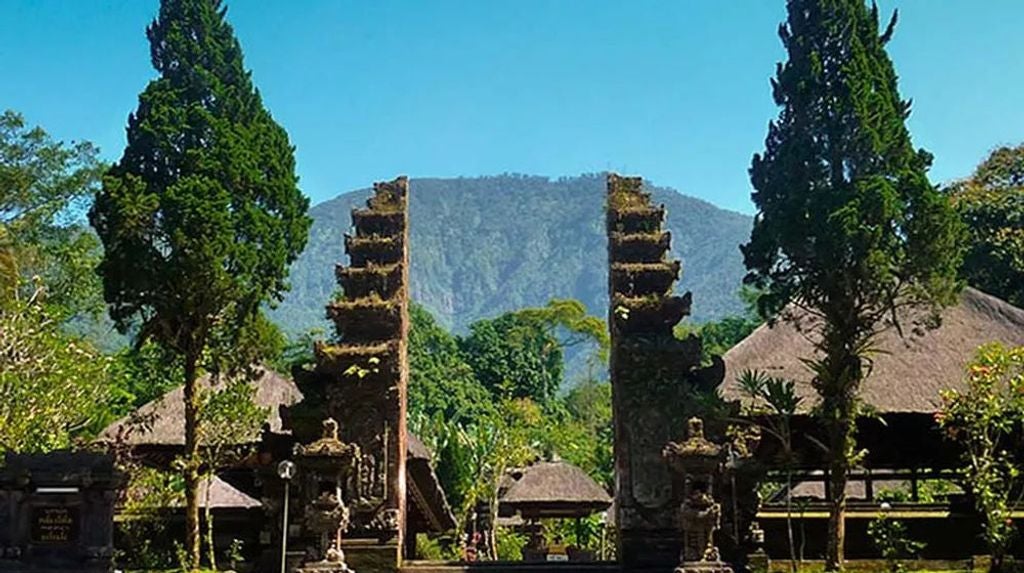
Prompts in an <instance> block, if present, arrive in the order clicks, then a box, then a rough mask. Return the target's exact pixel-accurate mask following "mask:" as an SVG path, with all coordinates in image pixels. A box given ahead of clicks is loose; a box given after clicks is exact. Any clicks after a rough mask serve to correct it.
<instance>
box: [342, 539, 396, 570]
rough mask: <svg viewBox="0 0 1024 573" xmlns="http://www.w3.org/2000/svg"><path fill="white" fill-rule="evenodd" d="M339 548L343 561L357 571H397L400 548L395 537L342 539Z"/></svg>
mask: <svg viewBox="0 0 1024 573" xmlns="http://www.w3.org/2000/svg"><path fill="white" fill-rule="evenodd" d="M341 549H342V551H344V552H345V562H346V563H348V566H349V568H350V569H352V570H354V571H356V572H357V573H397V571H398V566H399V564H400V563H401V555H402V552H401V548H400V547H399V545H398V541H397V539H392V540H388V541H384V542H380V541H377V540H376V539H343V540H342V541H341Z"/></svg>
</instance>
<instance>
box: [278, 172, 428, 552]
mask: <svg viewBox="0 0 1024 573" xmlns="http://www.w3.org/2000/svg"><path fill="white" fill-rule="evenodd" d="M373 187H374V194H373V196H372V197H370V199H369V200H368V201H367V205H366V207H365V208H360V209H354V210H353V211H352V223H353V226H354V227H355V233H354V234H352V235H346V236H345V251H346V252H347V253H348V256H349V265H347V266H345V265H341V264H339V265H338V266H337V269H336V272H335V274H336V277H337V280H338V284H339V286H340V287H341V289H342V293H343V294H342V297H341V298H340V299H338V300H335V301H333V302H331V303H330V304H328V305H327V315H328V317H329V318H330V319H331V320H332V321H333V322H334V324H335V326H336V328H337V337H336V342H334V343H318V344H317V345H316V346H315V348H314V351H315V354H316V367H315V368H314V369H313V370H312V371H303V372H297V373H296V382H298V384H299V386H300V389H301V390H302V393H303V395H304V397H305V398H304V400H303V402H301V403H300V404H297V405H296V406H295V407H293V408H291V409H290V411H289V415H288V419H289V422H290V425H291V429H292V431H293V433H294V436H295V438H296V441H297V442H299V443H301V444H304V443H309V442H311V441H313V440H315V439H316V438H318V437H319V435H320V432H321V429H320V428H321V427H322V424H323V421H324V420H325V419H326V418H332V419H333V420H336V421H337V423H338V425H339V432H338V437H339V438H340V439H341V441H342V442H344V443H346V444H351V445H353V446H358V450H359V456H358V460H357V462H356V466H357V467H356V469H355V470H354V471H353V472H352V479H350V480H349V482H348V483H347V484H346V487H345V488H344V489H345V491H344V498H345V499H344V502H345V504H346V505H347V506H348V508H349V509H350V511H351V517H350V520H349V525H348V530H347V531H346V532H345V539H346V542H345V547H344V550H345V553H346V554H347V555H348V561H349V564H350V565H352V567H353V568H354V569H355V570H356V571H359V570H360V567H362V568H363V569H362V570H364V571H366V570H372V571H387V570H394V569H395V568H396V567H397V566H398V564H399V563H400V562H401V548H402V541H403V540H402V535H403V532H404V530H405V499H406V482H405V479H406V477H405V476H406V471H405V458H406V456H405V453H406V449H407V438H406V424H405V418H406V395H407V390H406V388H407V383H408V371H409V369H408V357H407V345H408V333H409V309H408V307H409V288H408V283H409V248H408V244H409V227H408V205H409V181H408V179H407V178H405V177H399V178H398V179H395V180H394V181H390V182H383V183H376V184H374V186H373ZM301 501H302V503H309V502H310V500H301Z"/></svg>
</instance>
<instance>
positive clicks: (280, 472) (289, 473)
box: [277, 460, 295, 573]
mask: <svg viewBox="0 0 1024 573" xmlns="http://www.w3.org/2000/svg"><path fill="white" fill-rule="evenodd" d="M277 477H279V478H281V479H282V480H284V515H283V516H282V517H281V573H286V572H285V568H286V567H287V562H288V493H289V492H290V491H291V481H292V478H293V477H295V463H293V462H292V461H291V460H284V461H283V462H281V463H279V464H277Z"/></svg>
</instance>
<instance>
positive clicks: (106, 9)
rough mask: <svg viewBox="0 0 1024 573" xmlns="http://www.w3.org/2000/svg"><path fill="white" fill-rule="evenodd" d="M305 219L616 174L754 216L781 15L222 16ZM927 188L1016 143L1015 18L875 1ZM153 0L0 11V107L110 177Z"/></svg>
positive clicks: (487, 2)
mask: <svg viewBox="0 0 1024 573" xmlns="http://www.w3.org/2000/svg"><path fill="white" fill-rule="evenodd" d="M227 3H228V6H229V11H228V18H229V20H230V21H231V23H232V24H233V25H234V27H235V31H236V34H237V35H238V37H239V38H240V40H241V42H242V46H243V49H244V51H245V54H246V65H247V67H249V68H250V69H252V71H253V75H254V78H255V81H256V84H257V85H258V86H259V88H260V90H261V92H262V93H263V96H264V99H265V102H266V105H267V106H268V107H269V108H270V110H271V112H272V113H273V114H274V117H275V118H276V119H277V120H278V121H279V122H280V123H281V124H282V125H283V126H284V127H285V128H286V129H287V130H288V132H289V133H290V135H291V138H292V142H293V143H294V144H295V145H296V147H297V151H296V154H297V161H298V169H299V175H300V177H301V186H302V188H303V190H304V191H305V192H306V193H307V194H309V195H310V196H311V197H312V199H313V201H314V202H318V201H322V200H325V199H328V198H330V197H333V196H334V195H336V194H338V193H340V192H343V191H348V190H351V189H355V188H360V187H365V186H367V185H368V184H369V183H371V182H372V181H374V180H380V179H386V178H391V177H393V176H395V175H397V174H408V175H410V176H412V177H430V176H438V177H448V176H459V175H464V176H472V175H485V174H496V173H502V172H518V173H530V174H540V175H549V176H561V175H575V174H579V173H582V172H595V171H603V170H618V171H622V172H626V173H634V174H642V175H644V176H645V177H647V178H648V179H650V180H652V181H654V182H655V183H657V184H660V185H667V186H671V187H675V188H676V189H678V190H680V191H682V192H684V193H687V194H690V195H695V196H697V197H701V198H703V199H706V200H708V201H711V202H712V203H715V204H717V205H720V206H723V207H726V208H729V209H734V210H738V211H743V212H748V213H749V212H752V210H753V206H752V204H751V203H750V200H749V194H750V184H749V181H748V178H747V167H748V166H749V164H750V157H751V155H752V154H753V153H754V152H756V151H758V150H760V149H761V147H762V144H763V140H764V135H765V131H766V125H767V122H768V120H769V119H771V118H772V117H773V116H774V115H775V113H776V110H775V108H774V105H773V104H772V102H771V98H770V93H769V85H768V78H769V77H770V75H771V74H772V72H773V70H774V65H775V62H776V61H778V60H779V59H780V58H781V57H782V56H783V53H782V49H781V46H780V44H779V41H778V38H777V36H776V29H777V26H778V24H779V22H780V21H781V20H782V19H783V17H784V4H785V3H784V2H783V0H657V1H655V0H629V1H626V0H622V1H617V2H612V1H601V0H587V1H570V0H561V1H542V0H507V1H504V0H462V1H444V0H430V1H427V0H421V1H408V2H405V1H390V0H362V1H358V2H357V1H353V0H306V1H301V2H297V1H294V0H290V1H283V0H233V1H228V2H227ZM880 5H881V7H882V8H883V9H884V10H886V12H888V11H889V10H891V9H892V8H895V7H898V8H899V9H900V16H901V17H900V26H899V27H898V29H897V33H896V37H895V39H894V40H893V41H892V42H891V44H890V53H891V55H892V56H893V58H894V60H895V62H896V66H897V70H898V72H899V74H900V78H901V83H900V88H901V91H902V93H903V95H904V97H909V98H912V99H913V101H914V113H913V115H912V116H911V119H910V127H911V130H912V132H913V134H914V139H915V143H916V144H917V145H919V146H923V147H926V148H927V149H929V150H930V151H932V152H933V153H934V154H935V156H936V162H935V167H934V169H933V170H932V178H933V180H935V181H937V182H940V181H945V180H948V179H952V178H957V177H962V176H964V175H966V174H968V173H969V172H970V171H971V170H972V168H973V166H974V165H975V164H977V163H978V161H979V160H981V159H982V158H983V157H984V155H985V154H986V152H987V151H988V150H990V149H991V148H993V147H994V146H996V145H999V144H1006V143H1018V142H1020V141H1022V140H1024V34H1021V33H1020V30H1021V27H1022V25H1024V2H1021V0H985V1H983V2H978V1H969V0H883V1H881V2H880ZM157 6H158V2H157V0H88V1H86V0H0V108H13V109H16V110H19V111H21V112H23V113H24V114H25V116H26V118H27V120H28V121H29V122H30V123H33V124H41V125H43V126H44V127H45V128H46V129H48V130H49V131H51V132H52V133H53V134H55V135H56V136H58V137H60V138H63V139H89V140H91V141H94V142H96V143H97V144H99V145H100V146H101V148H102V150H103V154H104V156H105V157H106V158H108V159H112V160H113V159H117V158H118V157H119V156H120V153H121V149H122V147H123V145H124V125H125V121H126V118H127V116H128V113H129V112H131V111H132V110H133V109H134V107H135V104H136V97H137V94H138V92H139V91H141V90H142V89H143V88H144V87H145V85H146V82H147V81H148V80H149V79H150V78H152V77H153V75H154V72H153V70H152V68H151V67H150V64H149V49H148V44H147V41H146V38H145V33H144V29H145V26H146V24H147V23H148V22H149V21H150V20H151V19H152V18H153V17H154V15H155V14H156V10H157Z"/></svg>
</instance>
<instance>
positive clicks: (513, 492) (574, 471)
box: [498, 461, 612, 518]
mask: <svg viewBox="0 0 1024 573" xmlns="http://www.w3.org/2000/svg"><path fill="white" fill-rule="evenodd" d="M501 489H502V491H501V492H500V493H499V497H498V514H499V515H501V516H506V517H507V516H511V515H514V514H515V513H517V512H518V513H520V514H521V515H522V516H523V517H524V518H538V517H585V516H587V515H591V514H593V513H596V512H599V511H604V510H606V509H608V507H610V506H611V504H612V498H611V497H610V496H609V495H608V492H606V491H605V490H604V488H602V487H601V486H600V485H598V484H597V482H595V481H594V480H593V479H591V477H590V476H588V475H587V473H586V472H584V471H583V470H581V469H580V468H578V467H576V466H574V465H572V464H570V463H568V462H564V461H544V462H538V463H535V464H533V465H531V466H527V467H525V468H522V469H516V470H513V471H511V472H510V473H509V475H508V476H507V478H506V480H505V482H504V483H503V484H502V488H501Z"/></svg>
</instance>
